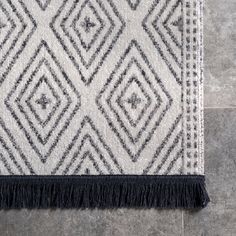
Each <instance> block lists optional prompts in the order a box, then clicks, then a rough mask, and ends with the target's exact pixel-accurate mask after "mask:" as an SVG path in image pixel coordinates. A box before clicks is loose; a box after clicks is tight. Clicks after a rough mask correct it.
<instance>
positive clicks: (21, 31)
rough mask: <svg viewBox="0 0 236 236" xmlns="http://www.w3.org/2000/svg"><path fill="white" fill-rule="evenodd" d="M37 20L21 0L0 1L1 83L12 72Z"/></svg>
mask: <svg viewBox="0 0 236 236" xmlns="http://www.w3.org/2000/svg"><path fill="white" fill-rule="evenodd" d="M35 29H36V22H35V20H34V19H33V18H32V16H31V14H30V13H29V11H28V10H27V8H26V6H25V4H24V3H23V2H22V1H21V0H19V1H17V2H16V1H14V5H13V3H12V1H11V0H6V1H0V68H3V69H2V70H0V85H1V84H2V82H3V81H4V79H5V78H6V76H7V74H8V73H9V72H10V70H11V68H12V66H13V65H14V64H15V61H16V59H17V58H18V57H19V55H20V54H21V52H22V51H23V49H24V48H25V46H26V45H27V42H28V41H29V39H30V37H31V36H32V34H33V32H34V31H35Z"/></svg>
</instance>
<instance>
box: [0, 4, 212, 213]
mask: <svg viewBox="0 0 236 236" xmlns="http://www.w3.org/2000/svg"><path fill="white" fill-rule="evenodd" d="M202 9H203V3H202V0H119V1H117V0H32V1H27V0H2V1H1V2H0V208H4V209H7V208H95V207H98V208H117V207H133V208H138V207H142V208H151V207H157V208H158V207H161V208H201V207H205V206H206V205H207V203H208V202H209V197H208V195H207V192H206V189H205V177H204V155H203V154H204V149H203V46H202V42H203V40H202V29H203V27H202V25H203V19H202V14H203V11H202Z"/></svg>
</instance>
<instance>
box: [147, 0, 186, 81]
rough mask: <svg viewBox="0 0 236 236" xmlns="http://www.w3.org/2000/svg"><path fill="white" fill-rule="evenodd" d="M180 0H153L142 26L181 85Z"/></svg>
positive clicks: (181, 24)
mask: <svg viewBox="0 0 236 236" xmlns="http://www.w3.org/2000/svg"><path fill="white" fill-rule="evenodd" d="M182 21H183V20H182V0H168V1H167V0H160V1H154V4H153V5H152V7H151V9H150V10H149V12H148V15H147V16H146V17H145V19H144V20H143V28H144V30H145V31H146V32H147V34H148V36H149V37H150V39H151V40H152V42H153V44H154V45H155V47H156V49H157V51H158V53H159V54H160V56H161V57H162V59H163V60H164V61H165V63H166V65H167V66H168V68H169V70H170V72H171V73H172V74H173V75H174V77H175V79H176V81H177V82H178V83H179V84H180V85H181V83H182V79H181V71H182V33H183V22H182Z"/></svg>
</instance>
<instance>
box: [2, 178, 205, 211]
mask: <svg viewBox="0 0 236 236" xmlns="http://www.w3.org/2000/svg"><path fill="white" fill-rule="evenodd" d="M208 202H209V197H208V194H207V192H206V189H205V177H204V176H201V175H188V176H187V175H182V176H181V175H169V176H167V175H165V176H160V175H146V176H144V175H139V176H138V175H100V176H92V175H88V176H87V175H83V176H59V175H57V176H49V175H45V176H42V175H40V176H36V175H35V176H32V175H28V176H27V175H25V176H12V175H11V176H0V208H1V209H12V208H15V209H16V208H18V209H19V208H101V209H104V208H120V207H125V208H188V209H191V208H203V207H205V206H206V205H207V203H208Z"/></svg>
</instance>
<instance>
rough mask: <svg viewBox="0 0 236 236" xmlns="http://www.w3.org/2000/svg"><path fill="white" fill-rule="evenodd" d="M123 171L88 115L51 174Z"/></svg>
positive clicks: (112, 172)
mask: <svg viewBox="0 0 236 236" xmlns="http://www.w3.org/2000/svg"><path fill="white" fill-rule="evenodd" d="M58 173H62V174H63V175H68V174H72V175H75V174H76V175H78V174H79V175H83V174H88V173H89V174H98V175H99V174H114V173H121V174H122V173H123V170H122V168H121V167H120V165H119V164H118V162H117V160H116V158H115V156H114V155H113V154H112V152H111V150H110V148H109V147H108V146H107V145H106V144H105V142H104V139H103V138H102V136H101V134H100V133H99V131H98V130H97V129H96V127H95V125H94V123H93V122H92V120H91V119H90V118H89V117H88V116H86V117H85V118H84V119H83V121H82V122H81V127H80V128H79V129H78V131H77V133H76V135H75V136H74V137H73V139H72V141H71V143H70V144H69V146H68V147H67V148H66V151H65V152H64V153H63V155H62V157H61V159H60V161H59V162H58V163H57V165H56V167H55V169H54V170H53V171H52V173H51V174H58Z"/></svg>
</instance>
